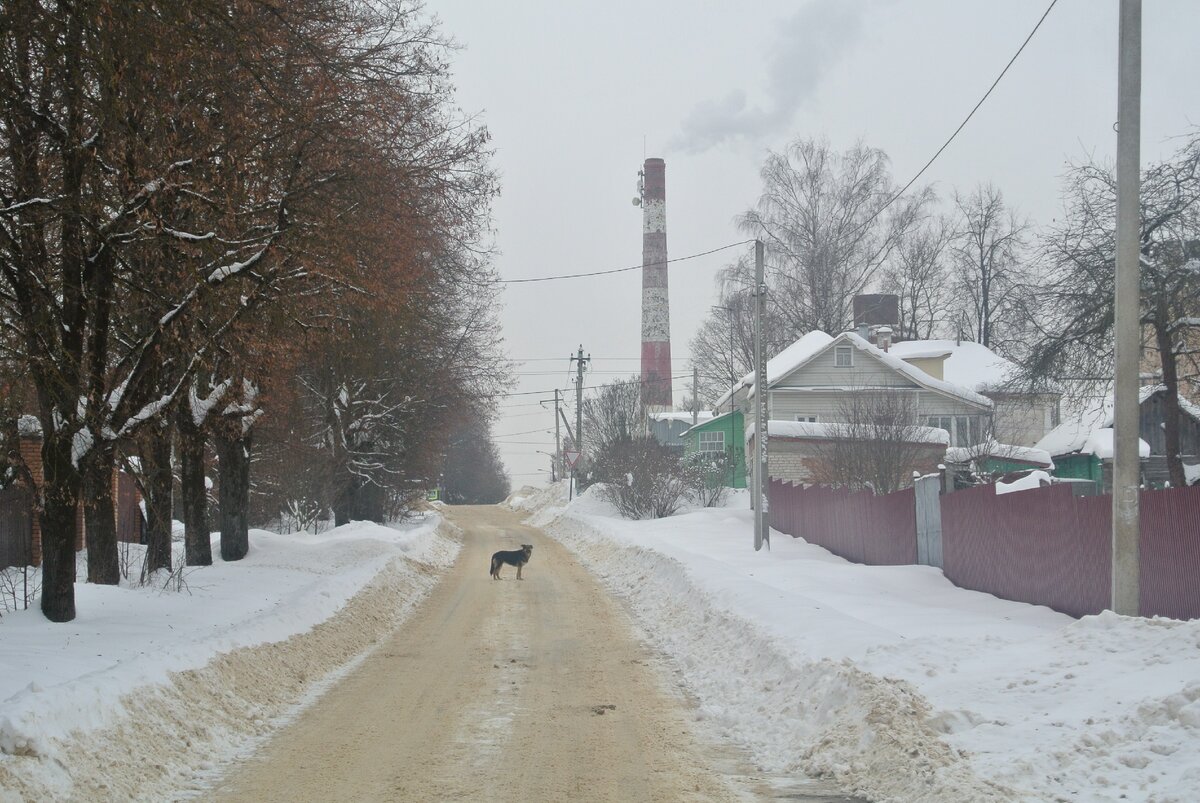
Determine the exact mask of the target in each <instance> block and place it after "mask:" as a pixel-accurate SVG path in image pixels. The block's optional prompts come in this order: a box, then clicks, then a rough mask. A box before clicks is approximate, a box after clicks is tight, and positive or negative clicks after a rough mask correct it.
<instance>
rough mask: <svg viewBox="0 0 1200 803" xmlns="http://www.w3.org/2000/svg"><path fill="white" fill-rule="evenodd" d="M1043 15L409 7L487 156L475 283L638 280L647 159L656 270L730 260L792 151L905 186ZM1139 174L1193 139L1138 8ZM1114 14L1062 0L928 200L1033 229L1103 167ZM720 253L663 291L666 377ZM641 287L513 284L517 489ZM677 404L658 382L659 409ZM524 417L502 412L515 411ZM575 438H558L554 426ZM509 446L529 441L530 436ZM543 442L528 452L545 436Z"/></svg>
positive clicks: (1189, 73) (1177, 26) (546, 0)
mask: <svg viewBox="0 0 1200 803" xmlns="http://www.w3.org/2000/svg"><path fill="white" fill-rule="evenodd" d="M1047 5H1049V0H1005V2H995V0H809V2H798V1H796V0H793V1H792V2H782V1H778V0H755V2H754V3H716V2H698V0H652V1H651V2H647V0H639V2H634V1H633V0H608V2H605V3H603V4H600V3H594V4H588V5H584V4H581V3H569V2H562V0H556V1H555V2H551V1H550V0H510V2H505V3H498V2H493V0H428V11H429V12H431V13H433V14H435V15H436V16H437V17H438V18H439V19H440V20H441V21H442V24H443V29H444V31H445V33H447V34H449V35H450V36H452V37H453V38H454V39H455V40H456V41H457V42H458V43H459V44H460V45H461V47H462V49H461V50H460V51H459V52H457V53H456V54H455V56H454V67H453V71H454V75H455V82H456V84H457V87H458V100H459V103H460V105H461V106H462V107H463V109H464V110H466V111H468V112H472V113H478V114H479V115H480V117H481V119H482V120H483V121H484V122H485V123H486V125H487V126H488V128H489V129H490V131H491V134H492V137H493V145H494V146H495V149H496V157H495V166H496V168H497V169H498V170H499V171H500V173H501V181H502V185H503V189H502V195H501V197H500V198H499V200H498V201H497V203H496V206H495V225H496V245H497V247H498V249H499V251H500V253H499V255H498V257H497V261H496V264H497V266H498V268H499V271H500V273H501V275H502V276H503V277H504V278H508V279H516V278H525V277H533V276H546V275H553V274H562V273H577V272H585V271H592V270H605V269H610V268H617V267H624V266H629V265H638V264H640V262H641V247H642V239H641V213H640V211H639V210H638V209H637V208H636V207H634V206H633V205H632V204H631V202H630V201H631V199H632V198H633V196H634V194H635V190H636V187H635V184H636V179H637V171H638V170H639V169H640V167H641V163H642V161H643V158H644V157H645V156H659V157H662V158H664V159H665V160H666V163H667V249H668V254H669V256H670V257H671V258H677V257H681V256H686V255H688V254H692V253H697V252H700V251H706V250H709V249H712V248H716V247H719V246H722V245H725V244H728V243H733V242H737V241H739V240H742V239H745V237H744V235H743V234H742V233H741V232H739V231H738V230H737V227H736V226H735V224H734V218H735V217H736V216H737V215H738V214H739V213H741V212H744V211H745V210H747V209H748V208H750V207H751V206H752V205H753V204H754V202H755V201H756V199H757V197H758V193H759V190H760V182H759V177H758V170H759V167H760V166H761V164H762V160H763V156H764V154H765V153H766V152H767V151H768V150H780V149H782V148H783V147H784V146H785V145H786V144H787V143H788V142H789V141H790V140H792V139H794V138H796V137H824V138H826V139H828V141H829V142H830V144H831V145H833V146H834V147H835V148H837V149H844V148H846V147H849V146H851V145H852V144H854V143H855V142H856V141H858V140H860V139H861V140H862V141H863V142H865V143H866V144H867V145H870V146H872V147H877V148H881V149H883V150H884V151H885V152H887V154H888V155H889V156H890V158H891V162H892V171H893V178H894V179H895V180H896V181H897V183H900V184H903V183H904V182H907V181H908V179H909V178H911V177H912V175H913V174H915V173H916V171H917V170H919V169H920V168H921V166H922V165H923V164H924V163H925V162H926V161H927V160H928V159H929V157H930V156H932V155H933V153H934V152H935V151H936V150H937V148H938V147H939V146H940V145H941V144H942V142H944V141H945V139H946V138H947V137H948V136H949V135H950V133H951V132H952V131H953V130H954V129H955V127H957V125H958V124H959V122H961V120H962V118H963V117H964V116H965V115H966V113H967V112H968V111H970V109H971V107H972V106H973V105H974V104H975V103H976V102H977V101H978V100H979V98H980V97H981V96H982V95H983V93H984V92H985V91H986V90H987V87H988V86H989V85H990V84H991V82H992V81H993V80H994V79H995V77H996V75H998V74H999V72H1000V70H1001V69H1002V68H1003V67H1004V65H1005V63H1006V62H1007V61H1008V59H1009V58H1011V57H1012V54H1013V53H1014V52H1016V49H1017V48H1018V47H1019V46H1020V44H1021V42H1022V41H1023V40H1024V38H1025V37H1026V36H1027V35H1028V33H1029V31H1030V30H1031V29H1032V28H1033V26H1034V24H1035V23H1036V22H1037V20H1038V18H1039V17H1040V16H1041V15H1042V13H1043V12H1044V11H1045V10H1046V7H1047ZM1143 13H1144V17H1143V58H1144V61H1143V75H1142V81H1143V83H1142V155H1143V161H1146V160H1153V159H1155V158H1161V157H1163V156H1165V155H1167V154H1168V153H1170V152H1171V151H1173V150H1174V148H1175V146H1176V145H1177V143H1176V142H1174V141H1172V139H1171V138H1172V137H1176V136H1179V135H1181V134H1183V133H1185V132H1187V131H1188V130H1189V129H1190V128H1191V126H1192V125H1193V124H1200V81H1197V80H1196V78H1197V76H1200V49H1198V48H1197V47H1196V45H1195V38H1194V36H1195V31H1196V30H1200V2H1196V0H1148V2H1146V3H1145V8H1144V12H1143ZM1116 20H1117V0H1059V2H1058V3H1057V5H1056V6H1055V7H1054V9H1053V10H1052V11H1051V12H1050V15H1049V16H1048V17H1047V19H1046V21H1045V23H1044V24H1043V25H1042V27H1041V29H1040V30H1039V31H1038V33H1037V35H1036V36H1035V37H1034V38H1033V40H1032V41H1031V42H1030V43H1029V45H1028V47H1027V48H1026V49H1025V52H1024V53H1023V54H1022V55H1021V57H1020V58H1019V59H1018V60H1017V62H1016V64H1014V65H1013V67H1012V69H1011V70H1010V71H1009V73H1008V75H1007V76H1005V78H1004V80H1003V81H1002V82H1001V83H1000V85H999V86H998V87H997V88H996V91H995V92H994V93H993V94H992V96H991V97H990V98H989V99H988V101H987V103H985V104H984V106H983V107H982V108H981V109H980V110H979V112H978V113H977V114H976V115H975V117H974V118H973V119H972V120H971V122H970V123H969V124H968V126H967V127H966V128H965V129H964V130H963V132H962V133H961V134H960V135H959V136H958V138H957V139H956V140H955V141H954V143H953V144H952V145H951V146H950V148H949V149H947V151H946V152H945V153H944V154H943V155H942V156H941V157H940V158H939V159H938V161H937V162H935V163H934V165H933V167H931V168H930V170H929V172H927V173H926V174H925V176H924V177H923V178H922V183H930V184H932V185H933V186H934V187H935V188H936V189H937V191H938V192H939V193H940V194H941V195H942V196H943V197H944V196H947V195H949V193H950V192H951V191H952V190H953V189H954V188H955V187H958V188H963V189H969V188H972V187H973V186H974V185H976V184H977V183H980V182H986V181H992V182H994V183H995V184H996V185H997V186H999V187H1000V189H1001V190H1002V191H1003V192H1004V194H1005V197H1006V199H1007V200H1008V201H1009V202H1010V203H1011V204H1012V205H1013V206H1015V207H1016V208H1017V209H1018V210H1019V211H1020V212H1022V213H1024V214H1025V215H1027V216H1029V217H1030V218H1031V219H1032V220H1033V221H1034V222H1035V223H1045V222H1048V221H1050V220H1051V219H1053V218H1054V216H1055V215H1056V214H1057V213H1058V210H1059V209H1060V207H1061V203H1060V176H1061V175H1062V172H1063V168H1064V165H1065V164H1066V163H1067V162H1068V161H1069V160H1076V161H1078V160H1081V159H1084V158H1086V157H1087V156H1088V155H1094V156H1095V157H1097V158H1100V159H1108V158H1111V156H1112V154H1113V153H1114V151H1115V147H1116V135H1115V133H1114V131H1113V123H1114V120H1115V116H1116V112H1115V109H1116V49H1117V47H1116V46H1117V23H1116ZM733 253H734V252H730V251H726V252H722V253H720V254H716V255H713V256H710V257H706V258H703V259H698V260H693V261H688V262H683V263H680V264H677V265H673V266H672V267H671V269H670V289H671V340H672V350H673V353H674V373H675V374H676V375H683V374H689V375H690V372H691V363H690V361H689V360H688V359H687V358H689V357H690V354H689V348H688V341H689V340H690V339H691V337H692V335H693V334H694V332H695V331H696V328H697V326H698V325H699V323H700V321H701V319H702V318H703V317H704V315H705V314H706V313H707V312H708V310H709V307H710V305H711V304H713V303H714V299H715V288H714V285H713V276H714V274H715V272H716V271H717V270H718V269H719V268H720V267H722V266H723V265H724V264H725V263H726V262H727V261H728V260H729V258H730V257H731V256H732V254H733ZM640 282H641V277H640V272H639V271H630V272H627V273H622V274H616V275H615V276H607V277H597V278H589V279H575V280H567V281H561V282H547V283H537V284H518V285H511V286H510V287H509V288H508V289H507V290H506V291H505V293H504V294H503V296H502V303H503V304H504V310H503V313H502V320H503V323H504V337H505V342H506V346H507V349H508V353H509V355H510V356H511V357H512V358H513V359H514V360H517V361H519V362H522V364H521V365H520V366H519V370H520V371H521V372H522V375H521V377H520V380H521V381H520V384H519V386H518V387H516V388H514V389H513V390H514V391H515V392H528V391H539V390H545V391H547V392H546V394H545V395H544V396H543V395H530V396H513V397H510V398H508V399H505V400H503V401H501V403H500V404H501V406H502V408H503V409H502V410H501V412H502V417H501V419H500V421H499V423H498V424H497V425H496V429H495V432H496V435H497V441H498V443H499V444H500V450H501V454H502V456H503V458H504V461H505V464H506V465H507V466H508V468H509V471H510V472H511V473H512V475H513V476H512V479H513V486H514V488H516V487H520V486H521V485H523V484H527V483H539V482H541V481H544V479H545V474H544V473H543V474H541V475H539V474H538V472H539V471H542V470H543V469H546V468H547V467H548V466H549V457H546V456H544V455H541V454H538V450H544V451H546V452H550V451H553V443H554V436H553V417H552V415H551V414H550V413H549V412H539V408H538V407H536V406H527V405H533V404H534V403H535V402H536V401H537V400H538V399H541V398H549V397H550V396H551V395H552V389H553V388H555V387H558V388H561V389H563V390H564V391H569V395H570V396H571V398H572V399H573V395H574V391H573V389H572V385H571V383H570V381H569V374H568V370H569V365H568V362H567V357H568V355H569V354H571V353H573V352H574V350H575V348H576V347H577V346H578V345H580V344H582V345H583V347H584V350H585V351H586V352H589V353H590V354H591V355H592V356H593V363H592V371H591V372H590V373H589V375H588V376H587V377H586V379H585V386H591V385H598V384H601V383H603V382H605V381H610V380H612V379H614V378H617V377H620V376H628V375H630V374H635V373H637V370H638V355H639V353H640V320H641V312H640V308H639V305H640V302H641V289H640V288H641V284H640ZM684 388H685V383H684V382H683V381H679V380H677V381H676V382H675V391H676V399H677V400H678V399H679V397H680V396H681V395H682V391H683V390H684ZM517 405H522V406H517ZM571 420H572V421H573V420H574V419H573V417H572V418H571ZM530 430H535V431H534V432H530ZM547 431H548V434H547Z"/></svg>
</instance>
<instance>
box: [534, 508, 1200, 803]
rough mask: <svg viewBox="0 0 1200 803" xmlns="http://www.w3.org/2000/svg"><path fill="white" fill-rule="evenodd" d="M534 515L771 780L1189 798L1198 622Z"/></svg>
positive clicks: (951, 794)
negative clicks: (622, 607) (1078, 612)
mask: <svg viewBox="0 0 1200 803" xmlns="http://www.w3.org/2000/svg"><path fill="white" fill-rule="evenodd" d="M531 507H535V508H536V507H540V514H539V515H541V516H542V517H549V518H552V519H553V520H552V521H551V522H550V524H549V526H548V530H549V531H550V532H551V534H553V535H555V536H556V537H558V538H559V539H560V540H562V541H563V542H564V543H565V544H566V545H568V546H569V547H570V548H572V549H573V550H574V551H575V552H576V553H577V554H578V555H579V557H580V558H581V560H582V561H583V562H584V563H585V564H586V565H588V566H589V567H590V568H591V569H592V570H593V571H595V572H596V573H597V574H598V575H599V576H600V577H601V578H602V579H603V580H604V582H605V583H606V584H607V585H608V586H609V587H610V588H611V589H612V590H613V591H615V592H616V593H617V594H619V595H620V596H621V597H622V598H624V599H625V600H626V601H627V603H628V605H629V607H630V608H631V610H632V612H633V613H634V615H635V616H636V617H637V619H638V620H639V623H640V624H641V625H642V627H643V628H644V629H645V630H646V632H647V633H648V634H649V636H650V637H651V639H652V640H653V641H654V642H655V644H656V646H658V647H660V648H661V649H662V650H663V651H664V652H665V653H666V654H667V655H669V656H670V657H671V659H672V660H673V661H674V662H675V663H676V664H677V666H678V667H679V670H680V676H681V678H682V679H683V682H684V683H685V684H686V685H687V686H688V688H689V690H690V691H691V692H692V693H693V694H694V695H695V697H696V698H697V699H698V701H699V705H700V716H701V718H702V719H703V720H704V724H706V725H707V726H708V727H711V728H713V729H714V730H715V731H716V732H717V733H718V734H719V735H721V736H724V737H726V738H729V739H731V740H734V741H736V742H738V743H740V744H742V745H744V746H746V747H747V748H748V749H749V750H750V751H751V753H752V754H753V756H754V757H755V759H756V761H757V762H758V763H759V764H760V765H761V766H762V767H763V768H764V769H766V770H768V771H770V772H777V773H779V772H793V773H799V772H805V773H809V774H817V775H823V776H827V777H832V778H834V779H836V780H837V781H839V782H840V783H841V784H842V785H843V786H845V787H846V788H849V789H852V790H855V791H856V792H858V793H859V794H863V795H864V796H867V797H869V798H871V799H879V800H914V801H915V800H920V801H934V802H936V801H955V803H959V802H962V801H991V800H997V801H999V800H1089V801H1110V800H1111V801H1116V800H1120V799H1126V800H1129V799H1133V800H1153V801H1159V803H1167V802H1168V801H1179V802H1180V803H1182V801H1190V800H1194V799H1195V790H1196V789H1198V788H1200V749H1197V748H1198V747H1200V702H1198V701H1200V622H1177V621H1171V620H1162V619H1155V620H1143V619H1133V618H1125V617H1118V616H1116V615H1113V614H1104V615H1101V616H1094V617H1087V618H1085V619H1082V620H1074V619H1071V618H1070V617H1067V616H1065V615H1062V614H1058V613H1055V612H1053V611H1050V610H1049V609H1047V608H1043V607H1036V606H1031V605H1025V604H1021V603H1014V602H1008V601H1004V600H999V599H997V598H995V597H992V596H990V595H987V594H981V593H977V592H972V591H965V590H963V589H959V588H957V587H955V586H953V585H952V584H950V583H949V582H948V581H946V579H945V578H944V577H943V575H942V574H941V572H940V571H938V570H936V569H932V568H929V567H921V566H877V567H871V566H859V565H855V564H850V563H847V562H846V561H844V560H842V559H840V558H838V557H836V556H834V555H831V554H830V553H828V552H827V551H825V550H823V549H821V548H819V547H816V546H813V545H810V544H807V543H805V542H804V541H803V540H801V539H793V538H790V537H788V536H786V535H783V534H780V533H775V536H774V538H772V551H770V552H766V551H764V552H760V553H755V552H754V551H753V550H752V548H751V516H750V514H749V512H748V511H745V510H733V509H717V510H712V509H710V510H700V511H692V512H689V513H686V514H683V515H678V516H675V517H672V518H669V519H662V520H658V521H644V522H630V521H624V520H621V519H617V518H615V517H614V516H613V514H612V512H611V511H610V510H608V509H607V508H606V506H605V505H604V504H603V503H602V502H601V501H599V500H597V499H595V498H593V497H592V495H591V494H585V495H584V497H583V499H581V500H578V501H576V502H575V503H573V504H572V505H571V506H570V507H568V508H566V509H565V510H563V509H562V508H561V502H560V501H559V500H557V499H556V500H553V501H551V502H546V503H537V502H534V503H533V504H532V505H531Z"/></svg>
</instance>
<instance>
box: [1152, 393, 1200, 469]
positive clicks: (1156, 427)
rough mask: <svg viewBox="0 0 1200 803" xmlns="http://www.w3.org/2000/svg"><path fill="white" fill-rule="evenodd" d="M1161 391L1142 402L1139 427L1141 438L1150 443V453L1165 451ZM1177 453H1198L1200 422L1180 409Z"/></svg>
mask: <svg viewBox="0 0 1200 803" xmlns="http://www.w3.org/2000/svg"><path fill="white" fill-rule="evenodd" d="M1163 395H1164V394H1163V393H1161V392H1160V393H1155V394H1154V395H1153V396H1151V397H1150V398H1148V399H1146V401H1144V402H1142V406H1141V418H1140V424H1139V429H1140V430H1141V436H1142V440H1144V441H1145V442H1146V443H1148V444H1150V454H1152V455H1165V454H1166V453H1167V434H1166V430H1165V429H1164V428H1163V424H1164V422H1165V421H1166V416H1165V415H1164V414H1163V408H1164V406H1165V404H1164V400H1163ZM1179 454H1181V455H1188V456H1193V455H1200V422H1197V421H1196V419H1194V418H1192V417H1191V416H1190V415H1188V414H1187V413H1186V412H1183V411H1182V410H1181V411H1180V413H1179Z"/></svg>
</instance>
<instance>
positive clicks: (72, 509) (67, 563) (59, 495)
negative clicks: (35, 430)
mask: <svg viewBox="0 0 1200 803" xmlns="http://www.w3.org/2000/svg"><path fill="white" fill-rule="evenodd" d="M71 445H72V437H71V436H64V435H62V434H59V433H54V434H51V433H49V432H48V431H47V434H46V436H45V440H44V441H43V442H42V470H43V472H44V474H43V483H42V511H41V515H40V519H41V525H42V613H43V614H44V615H45V617H46V618H47V619H49V620H50V621H51V622H69V621H71V620H72V619H74V618H75V524H76V515H77V510H78V505H79V485H80V479H79V472H78V471H77V470H76V469H75V466H74V465H73V464H72V463H71Z"/></svg>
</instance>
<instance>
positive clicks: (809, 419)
mask: <svg viewBox="0 0 1200 803" xmlns="http://www.w3.org/2000/svg"><path fill="white" fill-rule="evenodd" d="M795 418H796V420H797V421H799V422H800V423H803V424H816V423H817V422H818V421H819V420H820V419H819V418H818V417H817V416H815V415H804V414H803V413H796V416H795Z"/></svg>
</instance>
